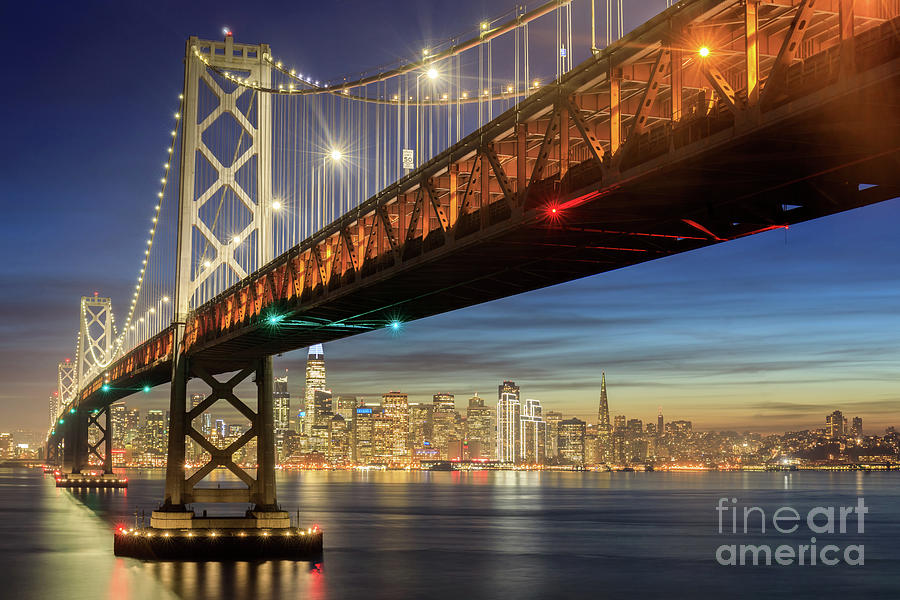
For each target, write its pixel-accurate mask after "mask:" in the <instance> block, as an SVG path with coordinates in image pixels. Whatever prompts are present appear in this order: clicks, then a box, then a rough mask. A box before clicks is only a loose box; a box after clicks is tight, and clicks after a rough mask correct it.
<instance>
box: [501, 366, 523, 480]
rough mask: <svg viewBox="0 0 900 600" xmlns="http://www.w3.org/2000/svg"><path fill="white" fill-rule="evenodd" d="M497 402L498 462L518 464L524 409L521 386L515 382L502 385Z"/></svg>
mask: <svg viewBox="0 0 900 600" xmlns="http://www.w3.org/2000/svg"><path fill="white" fill-rule="evenodd" d="M498 394H499V399H498V401H497V460H499V461H500V462H505V463H517V462H519V459H520V456H521V443H520V441H519V438H520V435H521V434H520V431H519V430H520V427H521V417H522V407H521V404H520V403H519V386H517V385H516V383H515V382H514V381H504V382H503V383H502V384H500V387H499V390H498Z"/></svg>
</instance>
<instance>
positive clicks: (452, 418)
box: [431, 394, 457, 460]
mask: <svg viewBox="0 0 900 600" xmlns="http://www.w3.org/2000/svg"><path fill="white" fill-rule="evenodd" d="M431 415H432V416H431V418H432V431H433V434H432V439H431V442H432V446H433V447H434V449H435V450H437V451H438V453H439V455H440V457H441V459H443V460H447V459H448V458H449V455H448V451H449V447H448V444H449V443H450V441H451V440H453V439H456V438H457V436H456V431H455V430H456V416H457V414H456V403H455V399H454V396H453V394H435V395H434V396H433V397H432V413H431Z"/></svg>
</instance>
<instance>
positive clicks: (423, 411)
mask: <svg viewBox="0 0 900 600" xmlns="http://www.w3.org/2000/svg"><path fill="white" fill-rule="evenodd" d="M433 411H434V404H428V403H424V402H423V403H411V404H410V405H409V447H410V448H412V449H413V450H415V449H417V448H424V447H426V445H427V446H429V447H430V446H431V443H432V441H433V439H434V438H433V434H432V432H433V423H432V412H433Z"/></svg>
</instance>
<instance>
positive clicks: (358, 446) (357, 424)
mask: <svg viewBox="0 0 900 600" xmlns="http://www.w3.org/2000/svg"><path fill="white" fill-rule="evenodd" d="M374 416H375V415H374V409H373V408H372V407H370V406H360V407H359V408H357V409H356V412H355V413H354V416H353V462H355V463H356V464H358V465H368V464H370V463H371V462H372V452H373V439H374V438H373V435H374V430H373V418H374Z"/></svg>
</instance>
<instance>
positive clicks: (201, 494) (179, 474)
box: [115, 356, 322, 560]
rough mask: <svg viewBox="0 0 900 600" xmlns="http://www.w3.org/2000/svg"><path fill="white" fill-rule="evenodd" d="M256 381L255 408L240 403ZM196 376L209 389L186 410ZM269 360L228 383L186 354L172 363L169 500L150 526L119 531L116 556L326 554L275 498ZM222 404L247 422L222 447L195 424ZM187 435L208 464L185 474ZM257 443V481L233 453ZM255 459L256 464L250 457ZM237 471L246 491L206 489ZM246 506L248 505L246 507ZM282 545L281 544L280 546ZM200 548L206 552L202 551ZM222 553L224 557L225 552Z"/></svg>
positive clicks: (312, 531)
mask: <svg viewBox="0 0 900 600" xmlns="http://www.w3.org/2000/svg"><path fill="white" fill-rule="evenodd" d="M251 375H252V376H254V382H255V384H256V400H257V404H256V410H255V411H254V410H253V409H252V408H250V407H249V406H248V405H247V404H245V403H244V402H243V401H242V400H241V399H239V398H238V396H237V392H236V389H237V387H238V386H239V385H240V384H241V383H243V382H245V381H246V380H247V379H248V378H249V377H250V376H251ZM192 378H199V379H201V380H202V381H204V382H205V383H206V384H207V385H208V386H209V388H210V391H209V394H208V395H207V396H206V398H204V400H203V401H202V402H200V403H199V404H198V405H197V406H195V407H192V408H190V409H188V407H187V404H186V398H187V384H188V381H189V380H190V379H192ZM273 385H274V382H273V373H272V358H271V357H265V358H260V359H254V360H250V361H247V363H246V364H245V365H244V366H243V368H242V369H241V370H240V371H238V372H237V373H235V374H234V375H232V376H231V377H230V378H229V379H228V380H226V381H219V380H218V379H216V378H215V377H213V376H212V375H210V373H209V371H208V370H207V369H206V368H205V367H204V365H203V364H201V363H199V362H195V361H192V360H191V359H190V358H189V357H185V356H181V357H179V358H177V359H176V363H175V364H174V365H173V381H172V391H171V397H170V415H169V446H168V462H167V467H166V491H165V500H164V502H163V505H162V506H161V507H160V509H159V510H155V511H153V512H152V514H151V516H150V527H145V528H140V529H137V530H135V529H127V530H126V529H122V530H119V531H117V532H116V534H115V553H116V555H118V556H131V557H135V558H143V559H163V558H166V559H191V560H212V559H217V558H223V557H228V558H243V559H249V558H275V557H279V558H305V557H309V556H313V555H315V554H317V553H320V552H321V551H322V532H321V531H320V530H318V529H317V528H307V529H301V528H300V527H299V523H297V524H292V523H291V518H290V515H289V514H288V513H287V512H286V511H284V510H281V508H280V507H279V506H278V501H277V498H276V494H275V428H274V418H275V416H274V405H273V404H274V403H273ZM219 400H224V401H226V402H228V403H229V404H231V405H232V406H233V407H234V408H236V409H237V410H238V411H239V412H240V413H241V414H243V415H244V416H245V417H246V418H247V419H248V420H249V421H250V428H249V429H248V430H247V431H246V432H245V433H244V434H243V435H241V436H240V437H239V438H238V439H237V440H236V441H234V442H233V443H231V444H230V445H228V446H227V447H224V448H219V447H217V446H216V445H215V444H213V443H212V442H211V441H209V440H208V439H207V438H206V437H205V436H204V435H203V434H202V433H201V432H200V431H198V430H197V429H196V428H194V426H193V421H194V420H195V419H196V418H197V417H199V416H200V415H202V414H203V413H204V412H206V410H207V409H209V408H210V407H211V406H212V405H213V404H215V403H216V402H217V401H219ZM187 438H191V439H192V440H193V441H195V442H196V443H197V444H198V445H199V446H200V447H201V448H202V449H203V450H205V451H206V452H207V453H208V454H209V460H208V461H207V462H206V464H204V465H202V466H200V467H199V468H197V469H196V470H195V471H194V472H193V473H191V474H190V475H188V474H187V473H186V471H185V458H186V453H187V441H186V440H187ZM254 439H255V440H256V455H255V457H254V458H255V462H256V466H257V469H256V477H253V476H251V475H250V473H248V472H247V471H245V470H244V469H243V468H242V467H241V466H240V465H239V464H238V463H237V462H236V461H235V460H234V454H235V452H237V451H239V450H240V449H241V448H243V447H245V446H246V445H247V444H248V443H249V442H251V441H252V440H254ZM251 462H252V459H251ZM218 467H224V468H226V469H228V470H229V471H231V472H232V473H234V474H235V475H236V476H237V477H238V479H240V481H241V482H243V484H244V487H239V488H222V487H205V486H202V485H201V484H202V482H203V480H204V478H205V477H206V476H207V475H209V474H210V473H212V472H213V471H214V470H215V469H216V468H218ZM195 503H197V504H207V503H235V504H238V503H240V504H244V505H245V506H246V504H247V503H249V504H252V505H253V507H252V508H251V509H249V510H245V512H244V514H242V515H241V514H236V515H234V516H216V517H207V516H206V514H205V511H204V513H202V514H201V515H198V514H195V513H194V509H193V507H192V506H190V505H192V504H195ZM241 508H244V507H241ZM275 540H277V542H276V541H275ZM200 548H202V550H200ZM223 553H224V554H223Z"/></svg>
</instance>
